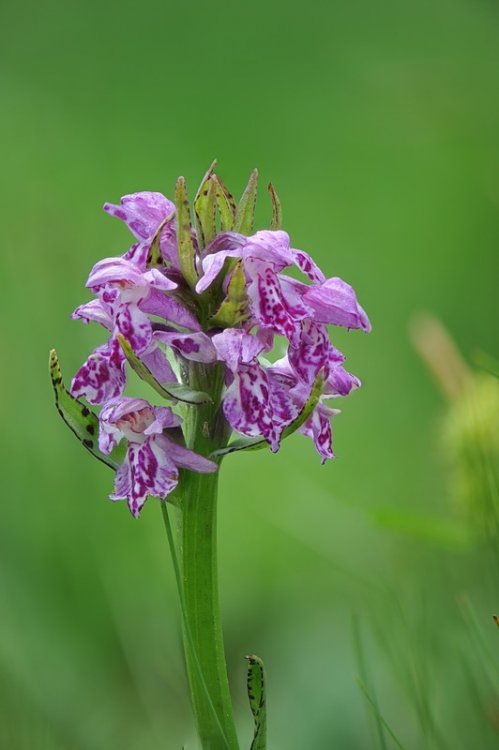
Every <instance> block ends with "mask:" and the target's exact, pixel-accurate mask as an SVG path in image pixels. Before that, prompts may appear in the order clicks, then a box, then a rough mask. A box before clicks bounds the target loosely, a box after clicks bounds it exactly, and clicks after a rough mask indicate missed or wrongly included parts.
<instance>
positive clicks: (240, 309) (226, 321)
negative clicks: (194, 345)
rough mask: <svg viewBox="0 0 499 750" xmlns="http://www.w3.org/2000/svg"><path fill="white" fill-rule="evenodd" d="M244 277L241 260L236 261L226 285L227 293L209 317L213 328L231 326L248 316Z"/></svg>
mask: <svg viewBox="0 0 499 750" xmlns="http://www.w3.org/2000/svg"><path fill="white" fill-rule="evenodd" d="M249 314H250V313H249V307H248V295H247V292H246V278H245V275H244V269H243V264H242V262H241V261H238V262H237V263H236V266H235V268H234V270H233V271H232V275H231V278H230V281H229V284H228V287H227V295H226V297H225V299H224V300H223V302H222V303H221V305H220V307H219V308H218V310H217V311H216V312H215V314H214V315H212V316H211V318H210V325H212V326H214V327H215V328H231V327H233V326H235V325H237V324H238V323H242V322H243V321H244V320H246V319H247V318H248V317H249Z"/></svg>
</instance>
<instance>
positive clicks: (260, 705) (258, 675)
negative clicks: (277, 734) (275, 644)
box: [245, 655, 267, 750]
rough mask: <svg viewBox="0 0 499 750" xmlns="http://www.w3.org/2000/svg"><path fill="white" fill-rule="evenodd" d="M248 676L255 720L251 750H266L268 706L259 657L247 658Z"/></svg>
mask: <svg viewBox="0 0 499 750" xmlns="http://www.w3.org/2000/svg"><path fill="white" fill-rule="evenodd" d="M245 658H246V659H247V660H248V674H247V678H246V684H247V686H248V697H249V702H250V708H251V713H252V714H253V718H254V720H255V734H254V737H253V742H252V743H251V748H250V750H266V747H267V705H266V701H265V669H264V666H263V661H262V660H261V659H260V657H258V656H254V655H251V656H246V657H245Z"/></svg>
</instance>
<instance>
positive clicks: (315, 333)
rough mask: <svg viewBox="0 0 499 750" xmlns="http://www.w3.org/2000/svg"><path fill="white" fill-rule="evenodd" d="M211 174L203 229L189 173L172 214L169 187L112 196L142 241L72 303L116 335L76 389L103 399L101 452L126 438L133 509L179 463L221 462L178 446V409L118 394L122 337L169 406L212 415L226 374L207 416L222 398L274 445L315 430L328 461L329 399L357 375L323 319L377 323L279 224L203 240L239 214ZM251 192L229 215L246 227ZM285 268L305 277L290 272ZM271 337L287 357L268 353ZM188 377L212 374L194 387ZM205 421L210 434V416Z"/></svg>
mask: <svg viewBox="0 0 499 750" xmlns="http://www.w3.org/2000/svg"><path fill="white" fill-rule="evenodd" d="M207 179H208V181H209V180H212V182H211V183H210V186H208V187H206V186H207V183H206V180H205V182H204V183H203V185H204V188H201V189H200V191H199V193H198V198H197V199H196V201H195V208H196V220H197V225H198V227H199V228H200V229H201V233H200V235H199V238H198V236H197V234H196V231H195V230H193V229H192V215H193V214H192V212H190V209H189V207H188V202H187V200H186V192H185V186H184V184H183V181H182V180H180V181H179V183H177V197H176V200H177V202H178V206H179V217H178V220H177V215H176V207H175V204H173V203H172V202H171V201H169V200H168V199H167V198H165V196H163V195H162V194H161V193H154V192H140V193H133V194H131V195H125V196H124V197H123V198H122V199H121V202H120V204H119V205H114V204H109V203H106V204H105V206H104V209H105V210H106V211H107V212H108V213H109V214H111V215H113V216H117V217H118V218H119V219H121V220H122V221H124V222H125V223H126V224H127V226H128V227H129V229H130V230H131V232H132V233H133V235H134V237H135V240H136V242H135V244H134V245H133V246H132V247H131V248H130V249H129V250H128V251H127V252H126V253H125V254H124V255H123V256H121V257H115V258H105V259H103V260H101V261H99V262H98V263H96V264H95V266H94V267H93V269H92V270H91V272H90V275H89V278H88V281H87V285H86V286H87V288H89V289H90V290H91V291H92V292H93V293H94V295H95V299H93V300H91V301H90V302H87V303H85V304H83V305H80V306H79V307H78V308H77V309H76V310H75V311H74V313H73V318H75V319H79V320H82V321H83V322H85V323H89V322H95V323H98V324H99V325H100V326H102V327H103V328H104V329H105V330H106V332H107V334H108V340H107V341H106V342H105V343H104V344H102V345H101V346H98V347H97V348H96V349H95V351H94V352H92V354H90V356H89V357H88V359H87V360H86V361H85V362H84V364H83V365H82V366H81V367H80V369H79V370H78V372H77V373H76V375H75V377H74V379H73V382H72V385H71V392H72V394H73V395H74V396H76V397H80V396H83V397H85V398H86V399H87V400H88V401H89V402H90V403H92V404H102V405H103V408H102V411H101V414H100V425H101V427H100V447H101V450H102V451H104V452H105V453H108V452H110V451H111V450H112V449H113V447H114V446H115V445H116V444H117V443H118V442H119V441H120V440H122V439H123V438H124V439H126V440H127V454H126V458H125V460H124V462H123V463H122V464H121V465H120V467H119V469H118V472H117V475H116V482H115V491H114V493H113V495H111V497H112V498H113V499H121V498H127V499H128V503H129V506H130V509H131V511H132V513H133V514H134V515H136V516H137V515H138V514H139V512H140V509H141V507H142V505H143V504H144V502H145V499H146V497H147V495H148V494H151V495H157V496H159V497H165V496H166V495H167V494H168V493H169V492H171V491H172V489H173V488H174V487H175V486H176V484H177V482H178V467H179V466H181V467H185V468H189V469H192V470H194V471H215V470H216V466H215V464H213V463H212V462H210V461H208V460H207V459H206V458H203V457H202V456H198V455H196V454H195V453H193V452H192V451H190V450H188V449H187V448H185V447H184V445H183V444H181V443H182V439H181V434H182V428H181V420H180V418H179V417H178V416H176V415H175V414H174V412H172V411H171V409H170V408H167V407H153V406H151V405H150V404H149V403H148V402H147V401H143V400H142V399H133V398H128V397H124V396H123V395H122V394H123V391H124V388H125V387H126V366H127V363H126V357H125V355H124V352H123V350H122V348H121V345H120V340H121V341H123V339H122V338H121V337H124V338H125V339H126V341H127V342H128V344H129V345H130V347H131V349H132V350H133V352H132V354H131V353H130V352H129V350H128V349H127V352H128V355H127V356H128V357H129V359H130V361H131V362H132V363H133V367H134V369H135V370H136V372H137V373H138V374H139V376H140V377H142V379H143V380H144V381H146V382H147V383H148V384H149V385H150V386H152V387H153V388H154V389H155V390H156V391H158V392H159V393H161V394H162V395H163V396H164V397H165V398H170V399H172V400H173V402H174V403H176V402H175V399H176V398H178V400H179V401H185V402H187V403H188V404H189V406H186V407H185V408H187V409H195V408H206V409H207V413H208V414H210V411H209V410H210V409H211V407H208V406H206V407H204V406H203V407H199V406H196V404H209V403H210V397H211V398H212V397H213V396H214V395H215V394H213V393H209V392H208V391H209V390H210V385H209V384H210V383H215V382H217V383H220V379H219V378H220V375H221V374H222V373H223V376H224V384H225V388H224V390H223V392H222V394H221V401H222V403H221V404H216V403H215V404H214V405H213V408H214V411H213V414H215V413H217V409H218V406H219V405H220V406H221V408H222V410H223V415H224V416H225V419H226V421H227V422H228V424H229V425H230V427H231V428H232V430H234V431H235V432H237V433H240V434H241V435H244V436H247V437H248V438H263V439H264V440H265V441H267V443H268V444H269V445H270V448H271V450H272V451H277V450H278V449H279V445H280V441H281V439H282V436H283V433H284V434H285V435H288V434H289V433H290V432H291V431H292V430H293V429H298V430H299V431H300V432H301V433H303V434H304V435H306V436H308V437H310V438H311V439H312V440H313V442H314V445H315V447H316V449H317V451H318V453H319V454H320V456H321V459H322V461H325V460H326V459H328V458H333V456H334V454H333V449H332V433H331V424H330V422H331V418H332V417H333V416H334V415H336V414H337V413H338V410H337V409H334V408H331V405H330V404H329V403H328V402H329V400H330V399H335V398H337V397H339V396H346V395H348V394H349V393H350V392H351V391H352V390H353V389H355V388H358V387H359V386H360V381H359V380H358V379H357V378H356V377H355V376H354V375H352V374H350V373H349V372H347V370H346V369H345V367H344V362H345V357H344V356H343V354H342V353H341V352H339V351H338V350H337V349H336V348H335V347H334V346H333V344H332V343H331V341H330V337H329V331H328V328H327V326H328V325H336V326H342V327H344V328H347V329H360V330H364V331H369V330H370V328H371V326H370V323H369V319H368V317H367V315H366V313H365V312H364V310H363V309H362V307H361V306H360V305H359V303H358V300H357V297H356V294H355V291H354V289H353V288H352V287H351V286H349V285H348V284H347V283H346V282H344V281H343V280H342V279H339V278H336V277H332V278H326V276H325V275H324V273H323V272H322V270H321V269H320V268H319V266H318V265H317V264H316V263H315V262H314V260H313V259H312V258H311V257H310V255H308V253H306V252H304V251H303V250H298V249H296V248H293V247H291V243H290V238H289V236H288V234H287V233H286V232H284V231H281V230H276V229H275V230H265V231H258V232H256V233H255V234H253V235H251V236H246V235H243V234H241V233H239V232H233V231H224V232H221V233H219V234H218V235H216V236H215V237H214V239H212V240H211V242H209V243H208V244H207V245H206V247H203V242H204V238H205V237H213V234H214V231H215V230H214V228H215V226H218V225H219V222H220V225H222V226H224V227H230V225H231V216H233V210H232V204H231V199H230V198H229V196H230V194H228V193H227V194H225V193H224V195H225V199H226V202H225V203H226V205H225V204H224V203H223V200H224V199H223V196H220V195H218V194H217V196H216V197H217V200H218V198H220V197H222V203H221V204H220V203H217V202H215V203H213V197H214V194H213V186H215V187H216V186H217V185H218V188H217V189H220V183H218V182H217V180H216V179H215V177H214V176H213V175H212V173H211V172H210V173H209V176H208V178H207ZM213 180H214V181H213ZM210 190H211V192H210ZM245 195H246V204H244V205H245V208H244V212H243V213H244V217H243V220H241V221H239V219H238V218H237V217H238V215H239V216H242V215H243V214H241V213H239V214H238V211H239V210H240V209H237V210H236V219H235V221H237V222H238V226H242V227H248V226H249V225H250V224H251V221H250V218H251V217H249V216H248V215H247V212H248V210H251V209H248V206H249V205H250V204H248V201H247V198H248V195H249V193H248V192H246V193H245ZM210 196H211V197H210ZM223 206H225V208H223ZM274 208H275V206H274ZM217 211H218V212H219V213H220V216H218V218H217V215H216V212H217ZM213 212H214V213H213ZM274 218H275V217H274ZM153 243H154V246H153ZM177 245H178V248H179V250H180V254H181V258H182V263H181V262H180V258H179V250H178V249H177ZM158 250H159V255H158ZM290 267H294V270H295V272H296V271H299V272H300V274H301V278H300V279H297V278H295V277H294V276H295V274H293V275H287V274H286V272H285V271H286V269H288V268H290ZM184 274H185V277H184ZM200 274H201V275H200ZM199 275H200V278H198V277H199ZM196 280H197V283H196V284H195V282H196ZM215 281H217V283H214V282H215ZM194 284H195V288H193V286H194ZM274 343H276V344H277V347H283V350H284V352H285V356H284V357H282V358H281V359H280V360H279V361H277V362H275V363H274V364H270V362H271V361H272V360H273V359H274V358H275V354H273V353H272V351H273V349H274ZM267 356H268V357H269V359H270V362H269V361H267V360H266V357H267ZM137 359H138V360H140V361H137ZM141 362H142V364H141ZM143 365H145V367H143ZM215 368H216V369H215ZM217 370H218V371H220V372H218V371H217ZM151 374H152V376H153V377H152V378H151ZM179 380H181V382H180V383H179V382H178V381H179ZM158 383H159V385H158ZM193 383H194V384H196V383H203V384H204V385H203V388H201V387H200V386H199V387H200V391H196V389H195V386H193V385H192V384H193ZM319 385H321V386H322V390H321V395H320V397H319V400H318V401H317V388H318V387H319ZM161 386H164V387H163V388H161ZM168 386H169V387H168ZM179 386H180V387H179ZM205 390H206V391H207V392H208V393H206V392H205ZM217 393H218V391H217ZM312 394H313V401H311V396H312ZM312 404H315V408H313V410H312V411H311V408H312V406H311V405H312ZM305 408H306V409H307V411H306V412H305V413H304V409H305ZM300 415H302V416H301V418H300V420H299V422H297V424H300V427H298V428H297V427H296V420H297V419H298V417H300ZM217 420H218V416H217ZM190 423H191V420H188V421H187V423H186V424H187V425H189V424H190ZM217 424H218V423H217ZM205 426H206V430H207V433H206V434H207V435H208V433H209V432H210V424H209V419H208V420H207V421H206V422H205ZM289 427H291V430H289V429H287V428H289ZM184 429H185V427H184ZM203 429H204V428H203ZM169 430H170V433H168V431H169ZM222 434H224V430H220V431H217V430H215V432H214V435H213V436H212V437H213V445H212V448H210V449H213V450H214V451H215V453H216V451H217V450H219V449H222V450H223V449H224V448H225V446H221V447H220V446H218V445H217V444H216V442H217V440H218V436H219V435H222ZM189 440H190V438H189ZM189 440H187V442H188V443H189V444H190V442H189ZM208 442H209V441H208ZM184 443H185V441H184ZM207 444H208V443H207Z"/></svg>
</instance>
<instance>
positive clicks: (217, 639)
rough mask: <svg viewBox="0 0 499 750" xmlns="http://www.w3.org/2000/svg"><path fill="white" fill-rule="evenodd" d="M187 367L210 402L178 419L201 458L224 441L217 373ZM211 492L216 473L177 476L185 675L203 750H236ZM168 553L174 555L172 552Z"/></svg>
mask: <svg viewBox="0 0 499 750" xmlns="http://www.w3.org/2000/svg"><path fill="white" fill-rule="evenodd" d="M187 367H188V369H187V370H186V372H185V373H184V376H185V380H186V381H187V382H188V384H189V385H190V386H191V387H193V388H195V389H196V390H204V391H205V392H207V393H209V394H210V395H211V396H212V398H213V404H205V405H200V406H195V407H193V406H191V407H188V413H187V414H186V416H185V420H184V431H185V437H186V442H187V445H188V447H189V448H192V449H193V450H195V451H197V452H198V453H201V454H202V455H205V456H206V455H209V454H210V453H211V452H212V451H213V450H216V449H218V448H220V447H223V446H224V445H225V444H226V442H227V438H228V434H227V426H226V424H225V420H224V419H223V415H221V412H220V393H221V389H222V386H223V372H222V371H221V368H219V367H218V366H215V365H208V366H206V365H200V364H194V363H189V364H188V365H187ZM217 489H218V472H216V473H213V474H200V473H197V472H192V471H185V472H182V478H181V483H180V497H181V500H180V503H179V505H180V514H179V529H178V535H177V540H178V542H177V548H178V552H179V558H180V565H178V571H179V573H180V576H181V585H180V586H179V589H180V597H181V604H182V610H183V619H184V649H185V654H186V664H187V673H188V678H189V685H190V690H191V698H192V704H193V708H194V715H195V718H196V724H197V729H198V734H199V737H200V740H201V744H202V747H203V750H238V747H239V745H238V741H237V735H236V729H235V723H234V717H233V709H232V701H231V697H230V692H229V683H228V679H227V668H226V664H225V653H224V645H223V633H222V624H221V617H220V604H219V595H218V575H217V525H216V521H217ZM166 520H167V518H165V521H166ZM167 532H168V526H167ZM170 532H171V529H170ZM169 536H171V534H169ZM171 541H173V540H171ZM172 552H173V554H175V549H174V548H173V550H172ZM174 564H176V561H175V558H174ZM177 564H178V563H177Z"/></svg>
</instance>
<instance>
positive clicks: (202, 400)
mask: <svg viewBox="0 0 499 750" xmlns="http://www.w3.org/2000/svg"><path fill="white" fill-rule="evenodd" d="M117 337H118V341H119V342H120V345H121V348H122V349H123V352H124V354H125V357H126V358H127V360H128V362H129V364H130V366H131V368H132V370H134V371H135V372H136V373H137V375H138V376H139V378H140V379H141V380H143V381H144V382H145V383H147V384H148V385H150V386H151V388H154V390H155V391H156V393H159V395H160V396H163V398H166V399H168V400H169V401H184V402H185V403H186V404H206V403H208V402H209V401H211V400H212V399H211V397H210V396H209V395H208V394H207V393H204V392H203V391H194V390H193V389H192V388H189V386H188V385H183V384H182V383H164V384H161V383H160V382H159V381H158V380H156V378H155V377H154V375H153V374H152V372H151V371H150V369H149V368H148V367H147V365H146V364H144V362H142V360H141V359H140V358H139V357H137V355H136V354H135V352H134V351H133V349H132V347H131V346H130V342H129V341H127V339H126V338H125V337H124V336H123V335H122V334H121V333H118V334H117Z"/></svg>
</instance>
